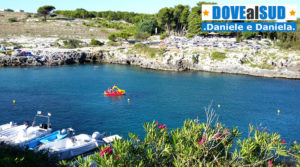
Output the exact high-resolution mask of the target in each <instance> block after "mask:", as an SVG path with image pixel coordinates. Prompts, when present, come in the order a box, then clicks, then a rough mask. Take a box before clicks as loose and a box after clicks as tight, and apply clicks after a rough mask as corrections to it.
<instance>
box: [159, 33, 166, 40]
mask: <svg viewBox="0 0 300 167" xmlns="http://www.w3.org/2000/svg"><path fill="white" fill-rule="evenodd" d="M167 35H168V34H167V32H164V33H162V34H161V35H160V37H159V38H160V39H161V40H163V39H165V38H166V37H167Z"/></svg>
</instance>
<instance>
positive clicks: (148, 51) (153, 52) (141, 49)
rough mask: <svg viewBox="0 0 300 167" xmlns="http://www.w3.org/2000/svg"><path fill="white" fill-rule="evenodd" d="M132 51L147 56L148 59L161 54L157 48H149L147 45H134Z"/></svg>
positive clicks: (161, 51)
mask: <svg viewBox="0 0 300 167" xmlns="http://www.w3.org/2000/svg"><path fill="white" fill-rule="evenodd" d="M132 50H134V51H136V52H138V53H141V54H143V55H146V56H149V57H150V58H154V57H155V56H157V55H162V54H163V50H161V49H158V48H150V47H148V46H147V45H145V44H142V43H138V44H135V45H134V47H133V48H132Z"/></svg>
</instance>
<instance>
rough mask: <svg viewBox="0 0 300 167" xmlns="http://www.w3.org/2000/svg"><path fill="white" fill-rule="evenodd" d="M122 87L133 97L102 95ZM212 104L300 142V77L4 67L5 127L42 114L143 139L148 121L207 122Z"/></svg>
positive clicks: (1, 101) (231, 118)
mask: <svg viewBox="0 0 300 167" xmlns="http://www.w3.org/2000/svg"><path fill="white" fill-rule="evenodd" d="M115 82H116V83H117V84H118V86H119V87H120V88H121V89H125V90H126V92H127V95H126V96H123V97H119V98H116V97H115V98H112V97H105V96H104V95H103V91H104V90H106V89H107V88H108V87H109V86H112V85H113V84H114V83H115ZM128 98H130V102H129V103H128V101H127V99H128ZM13 99H15V100H16V104H12V100H13ZM212 100H213V106H214V108H215V109H216V112H217V113H218V114H219V121H221V122H222V123H225V124H226V125H227V126H228V127H233V126H238V128H239V129H240V130H242V131H243V132H247V129H248V125H249V123H252V124H253V125H255V126H257V127H258V126H259V125H260V124H262V126H263V127H267V130H268V131H272V132H278V133H280V134H281V135H282V137H283V138H284V139H286V140H287V141H288V142H293V141H294V140H297V141H300V140H299V139H300V137H299V132H300V131H299V128H300V121H299V118H300V102H299V100H300V81H297V80H284V79H268V78H259V77H251V76H245V75H229V74H215V73H207V72H180V73H177V72H162V71H154V70H146V69H141V68H138V67H132V66H125V65H101V64H100V65H75V66H62V67H26V68H0V124H3V123H7V122H9V121H11V120H14V121H16V122H18V123H23V122H24V121H26V120H31V121H32V119H33V117H34V115H35V113H36V111H37V110H42V111H44V112H51V113H52V126H53V128H54V129H61V128H67V127H72V128H74V129H75V130H76V133H77V134H78V133H83V132H84V133H92V132H93V131H96V130H97V131H100V132H107V133H108V134H120V135H122V136H124V137H128V132H135V133H136V134H138V135H140V136H141V135H143V134H144V131H143V128H142V126H143V124H144V122H147V121H150V122H152V121H153V120H157V121H159V122H160V123H165V124H166V125H167V127H168V128H176V127H179V126H181V125H182V124H183V121H184V120H185V119H187V118H191V119H195V118H196V117H197V115H198V116H199V119H200V120H201V121H204V120H205V112H204V107H205V106H208V105H209V104H210V103H211V101H212ZM217 104H220V105H221V108H220V109H219V108H218V107H217ZM278 109H280V110H281V113H280V115H278V114H277V110H278Z"/></svg>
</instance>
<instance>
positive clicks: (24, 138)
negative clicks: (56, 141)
mask: <svg viewBox="0 0 300 167" xmlns="http://www.w3.org/2000/svg"><path fill="white" fill-rule="evenodd" d="M50 116H51V114H50V113H48V115H47V116H44V115H42V112H41V111H38V113H37V115H36V116H35V117H34V121H33V123H32V126H29V123H28V122H27V123H26V124H25V125H21V126H16V127H14V128H10V129H7V130H4V131H2V132H0V141H4V142H6V143H8V144H12V145H24V144H26V143H28V142H30V141H33V140H35V139H37V138H40V137H43V136H45V135H47V134H49V133H51V131H52V129H51V124H50ZM37 117H42V118H48V124H41V125H40V126H35V123H36V119H37Z"/></svg>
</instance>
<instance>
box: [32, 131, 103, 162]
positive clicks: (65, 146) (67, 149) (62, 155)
mask: <svg viewBox="0 0 300 167" xmlns="http://www.w3.org/2000/svg"><path fill="white" fill-rule="evenodd" d="M103 137H104V135H101V134H100V133H99V132H94V133H93V135H92V136H91V135H87V134H79V135H76V136H72V137H66V138H65V139H62V140H59V141H54V142H51V143H47V144H44V145H42V146H40V147H39V148H38V150H39V151H40V150H47V151H49V154H50V155H57V156H58V157H59V159H70V158H72V157H74V156H77V155H80V154H83V153H86V152H89V151H92V150H94V149H96V148H98V147H99V146H101V145H103V144H104V142H103V140H102V138H103Z"/></svg>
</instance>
